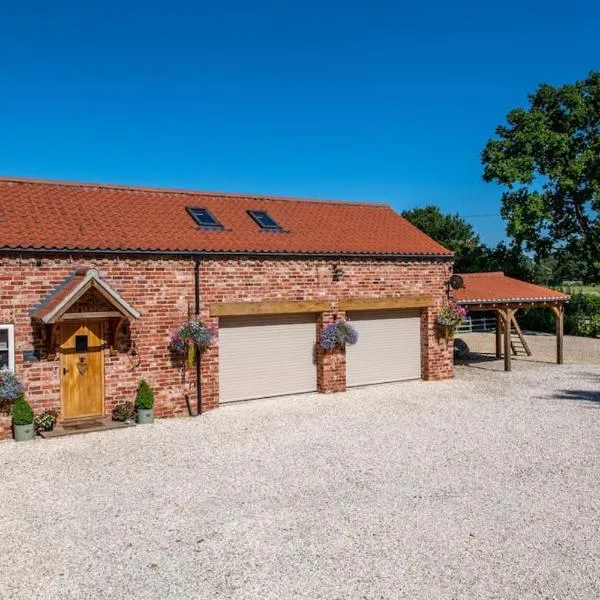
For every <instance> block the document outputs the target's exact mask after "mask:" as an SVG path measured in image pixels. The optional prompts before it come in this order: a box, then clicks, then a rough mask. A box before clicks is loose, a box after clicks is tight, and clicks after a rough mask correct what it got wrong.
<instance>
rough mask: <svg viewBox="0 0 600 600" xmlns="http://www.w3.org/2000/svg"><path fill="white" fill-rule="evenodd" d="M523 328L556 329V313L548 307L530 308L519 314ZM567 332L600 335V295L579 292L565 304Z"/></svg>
mask: <svg viewBox="0 0 600 600" xmlns="http://www.w3.org/2000/svg"><path fill="white" fill-rule="evenodd" d="M519 324H520V325H521V328H522V329H527V330H529V331H547V332H551V333H552V332H554V331H555V327H556V326H555V319H554V314H553V313H552V311H550V310H549V309H547V308H528V309H525V310H524V311H523V314H521V315H519ZM565 333H566V334H567V335H579V336H584V337H600V296H599V295H596V294H585V293H582V292H577V293H575V294H573V295H572V296H571V300H570V302H568V303H567V304H566V305H565Z"/></svg>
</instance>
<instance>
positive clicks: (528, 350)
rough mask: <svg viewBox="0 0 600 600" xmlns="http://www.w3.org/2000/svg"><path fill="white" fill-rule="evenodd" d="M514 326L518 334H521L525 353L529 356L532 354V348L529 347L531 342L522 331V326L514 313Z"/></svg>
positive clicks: (520, 337)
mask: <svg viewBox="0 0 600 600" xmlns="http://www.w3.org/2000/svg"><path fill="white" fill-rule="evenodd" d="M515 312H516V311H515ZM512 326H513V327H514V329H515V331H516V332H517V335H518V336H519V339H520V340H521V344H523V348H524V349H525V353H526V354H527V356H531V348H529V344H528V343H527V340H526V339H525V336H524V335H523V332H522V331H521V327H520V326H519V323H518V322H517V317H516V316H515V315H513V318H512Z"/></svg>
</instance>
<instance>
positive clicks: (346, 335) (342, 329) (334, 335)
mask: <svg viewBox="0 0 600 600" xmlns="http://www.w3.org/2000/svg"><path fill="white" fill-rule="evenodd" d="M357 341H358V331H356V329H354V327H352V325H350V323H348V321H346V320H345V319H340V320H338V321H335V322H333V323H330V324H329V325H327V326H326V327H325V328H324V329H323V331H322V333H321V348H323V350H325V351H326V352H330V351H331V350H333V349H334V348H337V347H340V348H341V347H344V346H345V345H346V344H350V345H353V344H356V342H357Z"/></svg>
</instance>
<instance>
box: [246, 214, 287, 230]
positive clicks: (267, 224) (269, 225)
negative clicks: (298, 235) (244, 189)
mask: <svg viewBox="0 0 600 600" xmlns="http://www.w3.org/2000/svg"><path fill="white" fill-rule="evenodd" d="M248 214H249V215H250V216H251V217H252V218H253V219H254V220H255V221H256V222H257V223H258V224H259V225H260V226H261V228H262V229H267V230H270V231H281V225H279V224H278V223H277V221H275V219H273V217H271V216H270V215H269V213H267V212H265V211H263V210H249V211H248Z"/></svg>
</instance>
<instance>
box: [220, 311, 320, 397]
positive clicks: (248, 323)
mask: <svg viewBox="0 0 600 600" xmlns="http://www.w3.org/2000/svg"><path fill="white" fill-rule="evenodd" d="M315 322H316V317H315V315H314V314H303V315H277V316H275V315H268V316H252V317H223V318H221V319H220V322H219V390H220V401H221V402H235V401H236V400H250V399H252V398H265V397H268V396H280V395H283V394H296V393H300V392H314V391H316V389H317V373H316V367H315V364H314V359H313V356H314V345H315V339H316V325H315Z"/></svg>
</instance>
